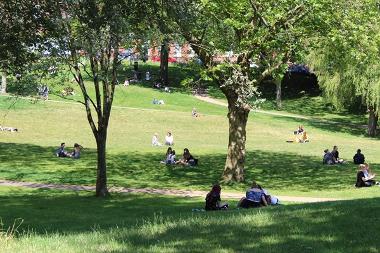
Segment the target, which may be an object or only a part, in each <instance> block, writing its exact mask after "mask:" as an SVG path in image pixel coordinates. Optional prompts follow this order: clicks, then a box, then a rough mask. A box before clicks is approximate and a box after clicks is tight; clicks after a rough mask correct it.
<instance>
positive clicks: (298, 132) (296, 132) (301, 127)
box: [294, 125, 304, 135]
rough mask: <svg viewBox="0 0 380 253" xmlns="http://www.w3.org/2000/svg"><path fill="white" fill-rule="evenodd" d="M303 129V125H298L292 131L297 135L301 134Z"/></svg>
mask: <svg viewBox="0 0 380 253" xmlns="http://www.w3.org/2000/svg"><path fill="white" fill-rule="evenodd" d="M303 131H304V129H303V126H301V125H299V126H298V129H297V130H296V131H294V134H295V135H297V134H302V133H303Z"/></svg>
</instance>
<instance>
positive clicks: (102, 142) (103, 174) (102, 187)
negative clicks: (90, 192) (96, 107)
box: [96, 129, 109, 197]
mask: <svg viewBox="0 0 380 253" xmlns="http://www.w3.org/2000/svg"><path fill="white" fill-rule="evenodd" d="M106 141H107V132H106V130H103V129H100V131H99V133H98V136H97V138H96V144H97V153H98V154H97V155H98V167H97V173H96V174H97V175H96V196H97V197H107V196H109V192H108V189H107V163H106Z"/></svg>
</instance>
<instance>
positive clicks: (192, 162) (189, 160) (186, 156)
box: [177, 148, 198, 166]
mask: <svg viewBox="0 0 380 253" xmlns="http://www.w3.org/2000/svg"><path fill="white" fill-rule="evenodd" d="M177 164H182V165H189V166H196V165H197V164H198V159H195V158H194V157H193V156H192V155H191V154H190V151H189V149H187V148H185V149H184V150H183V155H182V159H181V160H179V161H177Z"/></svg>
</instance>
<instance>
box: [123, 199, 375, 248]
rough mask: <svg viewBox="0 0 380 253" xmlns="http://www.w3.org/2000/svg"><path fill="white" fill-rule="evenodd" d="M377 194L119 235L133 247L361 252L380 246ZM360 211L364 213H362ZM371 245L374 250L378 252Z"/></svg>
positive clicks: (162, 225) (199, 217)
mask: <svg viewBox="0 0 380 253" xmlns="http://www.w3.org/2000/svg"><path fill="white" fill-rule="evenodd" d="M379 207H380V199H370V200H362V201H359V200H355V201H341V202H334V203H318V204H312V205H305V204H302V205H296V206H292V207H280V208H268V209H261V210H247V211H245V210H244V211H242V210H240V211H235V212H225V213H223V212H220V213H207V214H203V213H201V214H199V215H196V216H195V217H192V218H186V217H184V218H183V219H181V220H178V221H176V220H173V219H172V218H171V219H170V220H166V221H164V222H157V223H156V226H157V227H160V228H164V229H162V230H160V231H162V232H160V233H156V234H149V235H142V236H141V233H136V235H132V236H130V235H129V234H125V235H124V236H123V235H122V236H120V238H119V241H120V242H122V241H125V240H127V241H131V243H132V245H134V246H135V247H136V248H137V249H140V250H141V248H142V249H145V250H149V249H150V247H158V248H159V249H161V250H163V251H165V249H166V250H168V249H170V250H174V251H186V249H192V250H193V251H194V252H210V251H213V250H216V251H218V249H219V250H221V249H224V250H227V251H228V252H348V251H349V252H365V251H371V249H372V250H374V249H378V248H379V246H380V242H379V241H377V240H374V238H373V233H375V234H377V231H378V229H379V228H380V225H379V224H378V223H376V224H374V225H373V226H372V225H371V227H370V228H368V229H366V228H363V229H362V224H363V223H364V224H373V222H375V221H376V220H377V219H378V218H377V217H376V215H375V214H374V213H373V210H376V209H377V208H379ZM363 215H364V216H365V217H363ZM376 251H377V250H375V251H374V252H376Z"/></svg>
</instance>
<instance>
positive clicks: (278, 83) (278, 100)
mask: <svg viewBox="0 0 380 253" xmlns="http://www.w3.org/2000/svg"><path fill="white" fill-rule="evenodd" d="M274 82H275V84H276V105H277V110H281V108H282V97H281V79H276V80H275V81H274Z"/></svg>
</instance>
